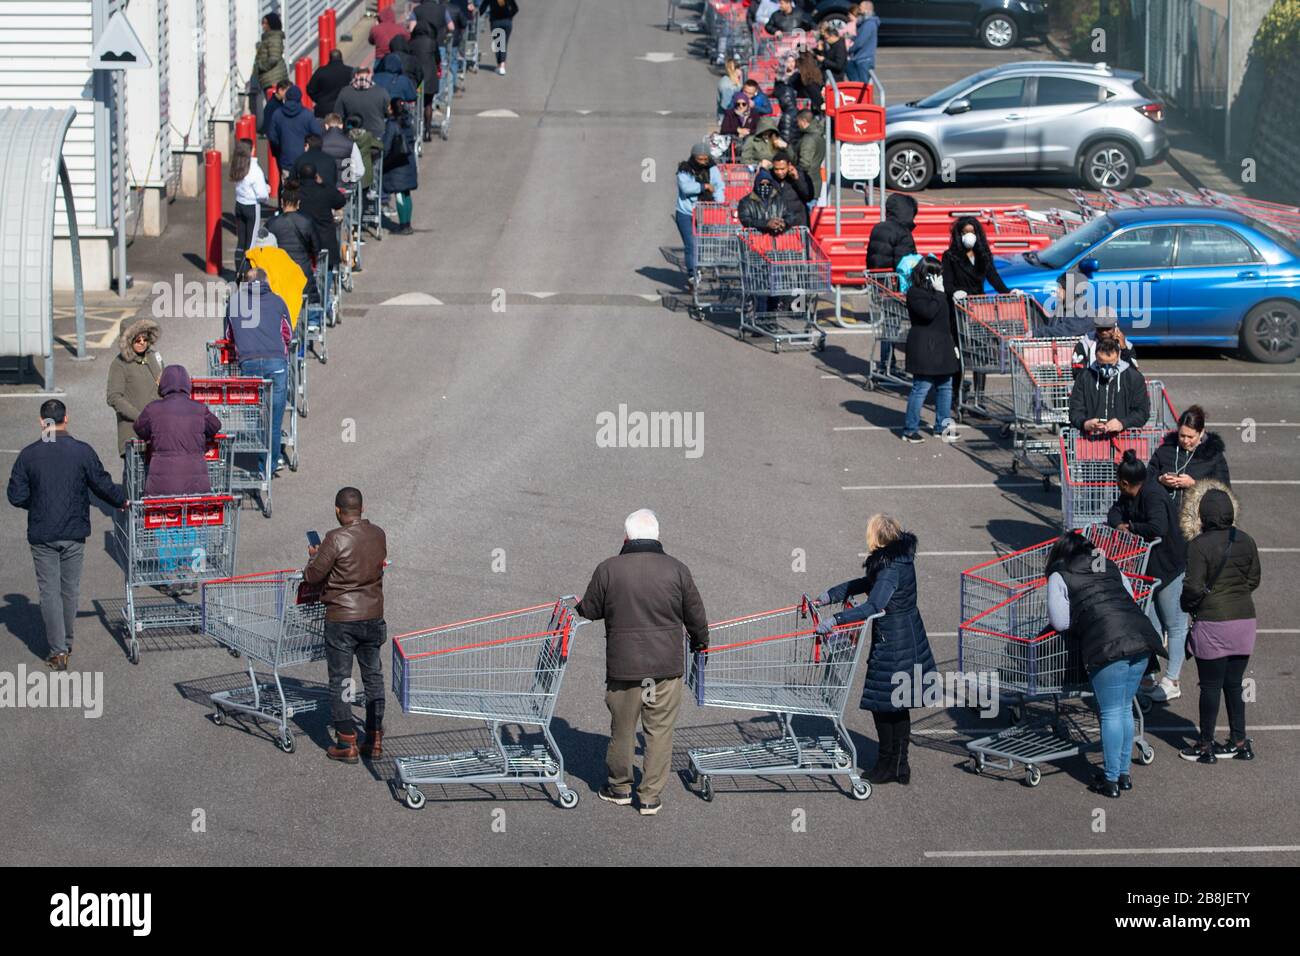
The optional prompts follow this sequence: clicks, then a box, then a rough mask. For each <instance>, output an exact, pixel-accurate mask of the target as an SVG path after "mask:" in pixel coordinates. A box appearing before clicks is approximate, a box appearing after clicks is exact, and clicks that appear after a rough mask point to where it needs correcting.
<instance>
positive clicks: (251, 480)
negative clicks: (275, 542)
mask: <svg viewBox="0 0 1300 956" xmlns="http://www.w3.org/2000/svg"><path fill="white" fill-rule="evenodd" d="M190 396H191V397H192V398H193V399H194V400H195V401H196V402H202V403H203V404H204V405H207V406H208V407H209V408H210V409H211V410H212V414H214V415H216V416H217V418H219V419H221V431H222V432H223V433H225V434H227V435H229V436H230V438H231V441H232V442H234V445H233V446H232V448H231V451H232V452H233V458H234V466H233V474H232V477H231V484H230V487H231V491H232V493H239V494H255V495H257V497H258V500H259V503H260V504H261V507H262V514H264V515H265V516H266V517H268V518H269V517H271V474H272V472H273V471H274V468H275V456H276V455H278V454H279V451H280V434H279V429H278V428H273V426H272V424H271V382H270V380H269V379H264V378H244V377H231V378H196V379H194V380H193V382H192V383H191V389H190ZM273 431H274V434H272V432H273Z"/></svg>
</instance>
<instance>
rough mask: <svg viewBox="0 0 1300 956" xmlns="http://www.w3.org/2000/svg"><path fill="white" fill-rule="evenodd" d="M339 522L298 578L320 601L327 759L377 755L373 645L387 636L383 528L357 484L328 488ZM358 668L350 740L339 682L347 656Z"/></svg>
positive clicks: (378, 678) (379, 722) (380, 718)
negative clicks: (359, 689) (360, 693)
mask: <svg viewBox="0 0 1300 956" xmlns="http://www.w3.org/2000/svg"><path fill="white" fill-rule="evenodd" d="M334 515H335V517H336V518H338V522H339V527H337V528H335V529H334V530H333V531H331V532H330V533H329V534H327V535H325V540H324V541H322V542H321V543H320V545H319V546H318V547H309V548H308V549H307V553H308V554H309V555H310V556H311V561H310V562H309V563H308V564H307V568H306V570H305V571H303V575H302V576H303V581H305V582H306V583H307V584H308V585H312V586H321V588H322V594H321V601H322V602H323V603H324V605H325V663H326V666H327V667H328V669H329V689H330V712H331V716H332V717H333V720H334V730H335V732H336V734H337V736H338V742H337V743H336V744H335V745H334V746H332V747H330V748H329V749H328V750H326V751H325V755H326V756H327V757H329V758H330V759H331V760H341V761H343V762H344V763H356V762H357V757H358V755H361V756H365V757H368V758H371V759H378V758H379V757H380V756H382V755H383V739H384V669H383V664H382V662H381V660H380V656H379V649H380V648H381V647H383V644H384V641H385V640H386V639H387V637H388V631H387V626H386V625H385V624H384V561H385V559H386V558H387V557H388V544H387V539H386V538H385V537H384V532H383V529H382V528H380V527H378V526H377V525H373V524H371V523H370V522H369V521H367V520H366V519H365V518H364V517H363V516H362V502H361V492H360V491H358V490H357V489H356V488H344V489H342V490H341V491H339V493H338V494H337V495H335V496H334ZM354 656H355V657H356V659H357V665H358V666H359V667H360V668H361V683H362V686H363V687H364V688H365V691H366V738H365V741H364V742H363V743H362V744H361V746H360V747H359V748H358V746H357V725H356V723H355V722H354V721H353V719H352V707H351V702H350V701H349V700H348V699H347V698H346V697H345V696H344V690H343V682H344V681H345V680H347V679H348V678H349V677H351V676H352V658H353V657H354Z"/></svg>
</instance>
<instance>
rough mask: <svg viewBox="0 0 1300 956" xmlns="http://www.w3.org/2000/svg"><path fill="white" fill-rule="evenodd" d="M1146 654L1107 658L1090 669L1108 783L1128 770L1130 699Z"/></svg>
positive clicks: (1135, 688) (1144, 668)
mask: <svg viewBox="0 0 1300 956" xmlns="http://www.w3.org/2000/svg"><path fill="white" fill-rule="evenodd" d="M1146 669H1147V655H1146V654H1134V655H1133V656H1132V657H1126V658H1124V659H1123V660H1118V661H1111V662H1110V663H1109V664H1105V665H1103V666H1101V667H1098V668H1097V669H1096V670H1095V671H1093V672H1092V675H1091V681H1092V692H1093V693H1094V694H1095V695H1096V696H1097V710H1099V711H1100V712H1101V754H1102V767H1103V768H1104V769H1105V771H1106V779H1107V780H1109V781H1111V782H1112V783H1113V782H1114V781H1116V780H1118V779H1119V775H1120V774H1122V773H1127V772H1128V765H1129V761H1130V760H1132V759H1133V735H1134V726H1133V698H1134V697H1136V696H1137V690H1138V685H1139V684H1141V683H1142V674H1143V673H1144V672H1145V671H1146Z"/></svg>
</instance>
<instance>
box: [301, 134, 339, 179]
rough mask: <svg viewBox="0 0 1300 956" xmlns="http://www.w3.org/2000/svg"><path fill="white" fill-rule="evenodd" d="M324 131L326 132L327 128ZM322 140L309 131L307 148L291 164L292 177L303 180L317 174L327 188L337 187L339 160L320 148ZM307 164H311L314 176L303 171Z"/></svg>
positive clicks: (321, 137) (312, 177)
mask: <svg viewBox="0 0 1300 956" xmlns="http://www.w3.org/2000/svg"><path fill="white" fill-rule="evenodd" d="M325 132H328V130H326V131H325ZM324 142H325V140H324V137H323V136H317V135H316V134H315V133H311V134H309V135H308V136H307V139H306V146H307V150H306V152H304V153H303V154H302V155H301V156H299V157H298V161H297V162H296V163H294V164H293V174H294V178H296V179H298V180H304V179H314V178H315V177H316V176H319V177H320V181H321V183H323V184H324V185H325V186H326V187H327V188H329V189H338V186H339V161H338V160H337V159H335V158H334V157H333V156H331V155H330V154H329V153H327V152H325V150H324V149H323V148H322V147H323V145H324ZM308 166H311V167H312V169H313V170H314V171H315V175H314V176H307V175H305V174H304V173H303V170H304V169H305V168H307V167H308Z"/></svg>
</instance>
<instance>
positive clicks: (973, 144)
mask: <svg viewBox="0 0 1300 956" xmlns="http://www.w3.org/2000/svg"><path fill="white" fill-rule="evenodd" d="M885 150H886V152H885V166H886V176H887V177H888V180H889V185H890V186H891V187H892V188H894V189H901V190H905V191H912V190H917V189H924V188H925V187H926V185H927V184H929V183H930V181H931V180H932V179H933V178H934V176H935V174H936V172H938V173H940V174H942V175H943V176H945V177H948V178H951V177H952V176H960V175H961V174H962V173H975V172H981V173H991V172H1013V171H1014V172H1028V171H1048V170H1056V171H1070V170H1072V171H1074V172H1075V173H1077V175H1078V176H1079V178H1080V179H1081V180H1083V182H1084V183H1085V184H1086V185H1087V186H1089V187H1090V188H1092V189H1125V188H1127V187H1128V186H1129V184H1130V183H1132V181H1133V177H1134V176H1135V175H1136V174H1137V170H1138V167H1139V166H1150V165H1153V164H1155V163H1159V162H1161V161H1162V160H1163V159H1164V158H1165V154H1166V153H1167V152H1168V150H1169V140H1168V138H1167V137H1166V136H1165V128H1164V104H1163V103H1161V101H1160V98H1159V97H1158V96H1157V95H1156V94H1155V93H1154V92H1153V91H1152V90H1151V88H1150V87H1148V86H1147V85H1146V83H1144V82H1143V80H1142V75H1141V74H1140V73H1136V72H1133V71H1132V70H1116V69H1111V68H1110V67H1107V66H1106V65H1105V64H1104V63H1098V64H1092V63H1065V62H1060V63H1058V62H1052V61H1039V60H1034V61H1026V62H1022V63H1005V64H1003V65H1001V66H995V67H990V68H989V69H987V70H981V71H980V72H979V73H975V74H974V75H972V76H968V77H966V78H965V79H963V80H958V81H957V82H956V83H953V84H951V85H950V86H946V87H944V88H943V89H941V90H939V91H938V92H936V93H932V94H930V95H929V96H927V97H925V98H924V99H921V100H916V101H913V102H911V103H903V104H899V105H897V106H890V107H888V108H887V109H886V111H885Z"/></svg>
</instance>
